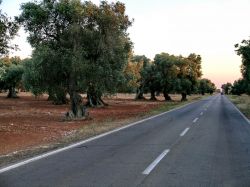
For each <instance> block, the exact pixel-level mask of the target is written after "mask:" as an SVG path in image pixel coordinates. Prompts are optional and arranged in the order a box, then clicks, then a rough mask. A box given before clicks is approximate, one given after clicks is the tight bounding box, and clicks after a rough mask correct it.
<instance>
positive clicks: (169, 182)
mask: <svg viewBox="0 0 250 187" xmlns="http://www.w3.org/2000/svg"><path fill="white" fill-rule="evenodd" d="M17 166H18V167H17ZM0 186H1V187H2V186H3V187H9V186H10V187H16V186H24V187H33V186H53V187H54V186H60V187H61V186H67V187H68V186H114V187H116V186H126V187H131V186H152V187H155V186H163V187H168V186H177V187H179V186H180V187H188V186H192V187H195V186H199V187H200V186H212V187H216V186H218V187H222V186H225V187H230V186H235V187H243V186H244V187H246V186H250V124H249V122H248V121H247V120H246V119H245V118H244V117H243V116H242V114H241V113H240V112H239V111H238V110H237V109H236V108H235V106H234V105H233V104H232V103H231V102H230V101H229V100H228V99H227V98H226V97H225V96H221V95H215V96H211V97H209V98H206V99H203V100H200V101H198V102H195V103H192V104H189V105H186V106H184V107H182V108H179V109H177V110H174V111H170V112H168V113H164V114H162V115H159V116H157V117H154V118H150V119H148V120H144V121H142V122H140V123H138V124H135V125H131V126H130V127H128V128H124V129H122V130H119V131H115V132H112V133H110V134H107V135H105V136H101V137H99V138H94V139H92V140H91V141H87V142H85V143H82V144H77V145H75V146H73V148H72V147H71V148H67V149H65V150H64V151H61V152H59V153H56V154H54V153H53V154H51V155H50V156H46V157H45V156H44V158H41V159H37V160H35V161H34V160H33V161H31V162H29V161H28V162H23V163H19V164H18V165H15V166H14V167H9V168H7V169H6V168H2V169H1V170H0Z"/></svg>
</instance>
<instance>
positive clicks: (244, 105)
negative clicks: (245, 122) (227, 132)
mask: <svg viewBox="0 0 250 187" xmlns="http://www.w3.org/2000/svg"><path fill="white" fill-rule="evenodd" d="M228 98H229V99H230V100H231V101H232V102H233V103H234V104H235V105H236V107H237V108H238V109H239V110H240V111H241V112H242V113H243V114H244V115H245V116H246V117H247V118H248V119H250V96H249V95H246V94H243V95H240V96H238V95H228Z"/></svg>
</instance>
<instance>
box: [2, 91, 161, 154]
mask: <svg viewBox="0 0 250 187" xmlns="http://www.w3.org/2000/svg"><path fill="white" fill-rule="evenodd" d="M18 95H19V98H18V99H7V98H6V96H5V94H0V155H6V154H9V153H11V152H14V151H20V150H23V149H29V148H31V147H34V146H38V145H39V146H40V145H46V144H48V143H53V142H56V141H58V140H60V139H62V137H65V136H69V135H70V134H72V133H74V132H76V131H77V130H79V129H81V128H82V127H83V126H86V125H90V124H92V123H100V122H105V121H106V122H107V121H115V120H120V119H125V118H132V117H135V116H138V115H140V114H144V113H146V112H148V111H150V110H152V109H153V108H155V107H157V106H159V105H161V104H163V102H161V101H158V102H152V101H134V100H133V96H131V95H124V94H123V95H118V96H114V97H110V98H105V102H107V103H108V104H109V106H107V107H104V108H91V109H89V114H90V119H87V120H82V121H70V122H69V121H64V120H63V118H64V114H65V113H66V112H67V111H68V109H69V105H52V104H51V103H50V102H48V101H47V96H41V97H34V96H32V95H31V94H29V93H21V94H18Z"/></svg>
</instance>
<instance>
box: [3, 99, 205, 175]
mask: <svg viewBox="0 0 250 187" xmlns="http://www.w3.org/2000/svg"><path fill="white" fill-rule="evenodd" d="M199 101H201V100H198V101H194V102H192V103H188V104H186V105H183V106H180V107H177V108H174V109H172V110H169V111H166V112H163V113H160V114H157V115H154V116H151V117H149V118H145V119H143V120H140V121H137V122H134V123H130V124H128V125H126V126H123V127H120V128H117V129H114V130H111V131H108V132H105V133H103V134H99V135H97V136H94V137H92V138H89V139H86V140H83V141H80V142H77V143H74V144H71V145H69V146H66V147H63V148H59V149H56V150H54V151H50V152H47V153H44V154H41V155H38V156H35V157H31V158H29V159H27V160H23V161H20V162H17V163H15V164H12V165H9V166H7V167H3V168H0V174H1V173H4V172H6V171H9V170H12V169H15V168H18V167H20V166H23V165H26V164H29V163H31V162H34V161H37V160H40V159H43V158H46V157H49V156H52V155H55V154H58V153H60V152H63V151H67V150H69V149H72V148H75V147H78V146H80V145H82V144H85V143H88V142H91V141H93V140H96V139H99V138H102V137H104V136H107V135H110V134H113V133H116V132H118V131H121V130H123V129H127V128H129V127H132V126H135V125H137V124H140V123H142V122H145V121H148V120H151V119H154V118H156V117H159V116H162V115H164V114H167V113H170V112H173V111H176V110H179V109H181V108H184V107H186V106H188V105H191V104H194V103H198V102H199Z"/></svg>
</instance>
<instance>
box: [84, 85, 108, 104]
mask: <svg viewBox="0 0 250 187" xmlns="http://www.w3.org/2000/svg"><path fill="white" fill-rule="evenodd" d="M86 106H88V107H103V106H108V104H107V103H105V102H104V101H103V100H102V93H101V92H100V91H99V90H98V89H96V88H95V86H94V85H92V84H91V85H89V88H88V91H87V103H86Z"/></svg>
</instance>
